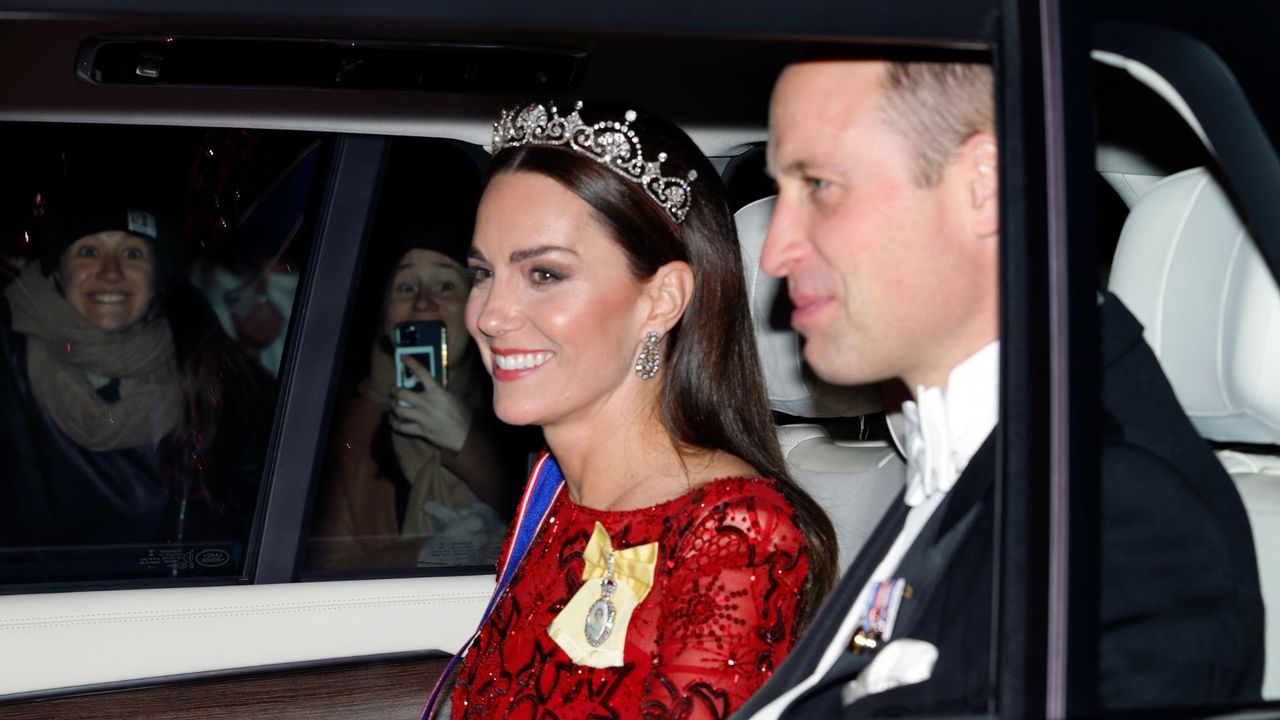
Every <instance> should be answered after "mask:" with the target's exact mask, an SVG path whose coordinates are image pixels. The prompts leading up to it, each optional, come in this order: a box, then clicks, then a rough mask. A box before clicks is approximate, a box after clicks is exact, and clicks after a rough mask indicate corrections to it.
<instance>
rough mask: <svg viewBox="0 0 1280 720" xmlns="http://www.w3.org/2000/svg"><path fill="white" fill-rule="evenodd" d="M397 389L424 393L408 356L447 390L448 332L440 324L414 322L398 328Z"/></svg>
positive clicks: (396, 333)
mask: <svg viewBox="0 0 1280 720" xmlns="http://www.w3.org/2000/svg"><path fill="white" fill-rule="evenodd" d="M392 340H393V344H394V345H395V357H396V387H402V388H408V389H410V390H418V389H421V387H422V385H421V384H420V383H421V382H422V379H420V378H416V377H414V376H413V371H412V370H410V369H409V367H408V366H407V365H406V363H405V362H404V358H405V357H406V356H410V357H412V358H413V359H414V360H417V361H418V362H419V363H420V364H421V365H422V366H423V367H425V368H426V369H427V372H429V373H431V377H433V378H435V380H436V382H438V383H440V385H441V386H444V385H445V384H446V383H447V382H448V377H449V342H448V331H447V330H446V329H445V326H444V323H443V322H441V321H439V320H410V321H409V322H402V323H399V324H397V325H396V326H395V337H393V338H392Z"/></svg>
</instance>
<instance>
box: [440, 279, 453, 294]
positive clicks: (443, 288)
mask: <svg viewBox="0 0 1280 720" xmlns="http://www.w3.org/2000/svg"><path fill="white" fill-rule="evenodd" d="M457 289H458V284H457V283H455V282H453V281H452V280H445V281H443V282H441V283H440V284H438V285H436V292H438V293H448V292H453V291H454V290H457Z"/></svg>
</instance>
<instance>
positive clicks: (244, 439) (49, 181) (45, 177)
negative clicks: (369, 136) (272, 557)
mask: <svg viewBox="0 0 1280 720" xmlns="http://www.w3.org/2000/svg"><path fill="white" fill-rule="evenodd" d="M325 147H326V143H325V142H324V141H322V140H320V139H318V138H317V137H314V136H311V135H307V134H303V133H284V132H267V131H248V130H238V129H203V128H183V129H173V128H136V127H128V126H94V125H69V124H68V125H54V124H40V125H35V124H8V125H4V126H0V163H3V167H4V168H5V173H4V177H3V178H2V179H0V183H2V184H0V207H3V215H2V216H0V217H3V227H2V228H0V232H2V233H3V247H2V248H0V253H2V254H3V261H2V262H3V265H2V268H3V280H2V282H3V285H4V294H3V300H2V301H0V320H2V321H0V345H2V346H3V358H2V359H0V438H2V439H0V442H2V443H3V444H4V447H3V450H0V454H2V455H3V457H4V458H5V462H4V468H3V469H2V470H0V478H2V479H0V585H10V584H21V585H29V584H35V583H55V584H57V583H66V582H69V581H99V582H105V583H108V584H112V586H114V584H116V583H122V582H123V583H125V584H126V585H127V584H129V582H130V581H156V582H161V581H163V582H181V581H183V580H185V579H189V578H196V577H211V576H216V577H234V576H238V575H240V574H241V573H242V572H243V571H244V563H245V559H246V554H247V553H246V550H247V543H248V540H249V534H250V529H251V527H252V525H253V522H254V517H255V512H256V508H257V507H258V504H259V503H258V498H259V489H260V483H261V475H262V471H263V463H264V459H265V457H266V452H267V446H268V442H269V440H270V436H271V429H272V423H273V419H274V414H275V413H274V409H275V408H274V406H275V398H276V376H277V374H278V373H279V370H280V363H281V359H282V357H283V356H284V353H285V351H286V345H287V339H288V337H289V327H290V319H291V315H292V310H293V304H294V296H295V292H296V289H297V287H298V280H299V278H300V277H301V276H302V275H303V274H304V272H305V262H306V257H307V249H308V245H309V237H310V233H311V231H312V215H313V214H314V208H313V207H312V199H313V195H314V189H315V188H316V187H317V186H318V185H319V183H318V182H317V181H318V179H319V178H320V176H321V175H322V174H323V160H324V158H325V157H326V156H325V151H324V149H325ZM135 584H136V582H135Z"/></svg>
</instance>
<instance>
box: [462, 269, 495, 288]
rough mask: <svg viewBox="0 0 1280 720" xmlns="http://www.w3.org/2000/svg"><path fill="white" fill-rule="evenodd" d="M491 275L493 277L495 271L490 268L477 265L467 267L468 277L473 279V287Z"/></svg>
mask: <svg viewBox="0 0 1280 720" xmlns="http://www.w3.org/2000/svg"><path fill="white" fill-rule="evenodd" d="M491 277H493V271H492V270H489V269H488V268H482V267H476V266H475V265H470V266H468V267H467V279H468V280H470V281H471V286H472V287H475V286H476V285H477V284H479V283H481V282H484V281H485V280H488V279H489V278H491Z"/></svg>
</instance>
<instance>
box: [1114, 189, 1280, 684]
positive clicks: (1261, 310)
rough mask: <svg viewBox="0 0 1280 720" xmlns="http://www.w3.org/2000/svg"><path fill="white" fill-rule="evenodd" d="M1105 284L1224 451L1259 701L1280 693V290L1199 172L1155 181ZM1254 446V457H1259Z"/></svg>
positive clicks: (1228, 207) (1223, 199) (1194, 417)
mask: <svg viewBox="0 0 1280 720" xmlns="http://www.w3.org/2000/svg"><path fill="white" fill-rule="evenodd" d="M1110 287H1111V290H1112V291H1113V292H1115V294H1116V295H1117V296H1119V297H1120V299H1122V300H1123V301H1124V302H1125V304H1126V305H1127V306H1128V307H1129V309H1130V310H1132V311H1133V313H1134V315H1136V316H1137V318H1138V320H1139V321H1141V322H1142V324H1143V327H1144V336H1145V338H1146V340H1147V343H1148V344H1149V345H1150V346H1151V348H1152V350H1154V352H1155V354H1156V357H1158V358H1159V359H1160V364H1161V365H1162V366H1163V368H1164V371H1165V374H1166V375H1167V376H1168V378H1169V382H1170V383H1171V384H1172V385H1173V389H1174V392H1175V393H1176V394H1177V396H1178V401H1179V402H1180V403H1181V404H1182V407H1183V409H1184V410H1185V411H1186V413H1187V415H1188V416H1189V417H1190V418H1191V421H1192V422H1193V423H1194V424H1195V426H1196V428H1197V429H1198V430H1199V431H1200V434H1201V435H1203V436H1204V437H1206V438H1207V439H1209V440H1211V441H1215V442H1218V443H1242V444H1249V445H1251V446H1253V447H1251V448H1250V449H1249V451H1248V452H1243V451H1240V450H1236V449H1232V450H1220V451H1219V452H1218V457H1219V459H1220V460H1221V461H1222V464H1223V466H1224V467H1226V469H1227V472H1228V473H1230V474H1231V477H1232V479H1234V480H1235V483H1236V487H1237V489H1238V490H1239V492H1240V495H1241V497H1242V498H1243V499H1244V504H1245V508H1246V509H1247V510H1248V513H1249V520H1250V523H1251V525H1252V530H1253V537H1254V543H1255V545H1256V548H1257V553H1258V567H1259V572H1260V575H1261V581H1262V596H1263V601H1264V602H1265V604H1266V606H1267V610H1268V612H1267V630H1266V633H1267V642H1266V649H1267V665H1266V674H1265V678H1264V680H1263V696H1264V697H1266V698H1268V699H1271V698H1276V697H1280V447H1277V446H1280V288H1278V287H1277V284H1276V281H1275V279H1274V277H1273V276H1272V275H1271V273H1270V271H1269V270H1268V269H1267V266H1266V264H1265V263H1264V261H1263V259H1262V256H1261V254H1260V253H1259V252H1258V249H1257V246H1256V245H1255V244H1254V241H1253V238H1252V237H1251V236H1250V235H1249V231H1248V229H1247V228H1245V227H1244V226H1243V224H1242V223H1241V221H1240V217H1239V216H1238V215H1237V214H1236V211H1235V209H1234V207H1233V206H1232V204H1231V201H1230V199H1229V198H1228V197H1227V195H1226V193H1224V192H1223V190H1222V188H1221V187H1220V186H1219V185H1218V183H1217V182H1216V181H1215V180H1214V178H1213V176H1212V174H1211V173H1210V172H1209V171H1207V170H1205V169H1204V168H1194V169H1191V170H1187V171H1184V172H1181V173H1177V174H1175V175H1171V176H1169V177H1168V178H1165V179H1164V180H1162V181H1160V182H1159V183H1157V184H1156V185H1154V186H1153V187H1151V188H1150V189H1149V190H1148V191H1147V192H1146V193H1145V194H1143V196H1142V198H1141V199H1140V200H1139V201H1138V202H1137V203H1136V204H1135V205H1134V207H1133V209H1132V210H1131V212H1130V214H1129V218H1128V220H1126V222H1125V225H1124V229H1123V231H1122V232H1121V234H1120V242H1119V244H1118V246H1117V249H1116V255H1115V260H1114V263H1113V264H1112V269H1111V279H1110ZM1255 450H1256V452H1255Z"/></svg>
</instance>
